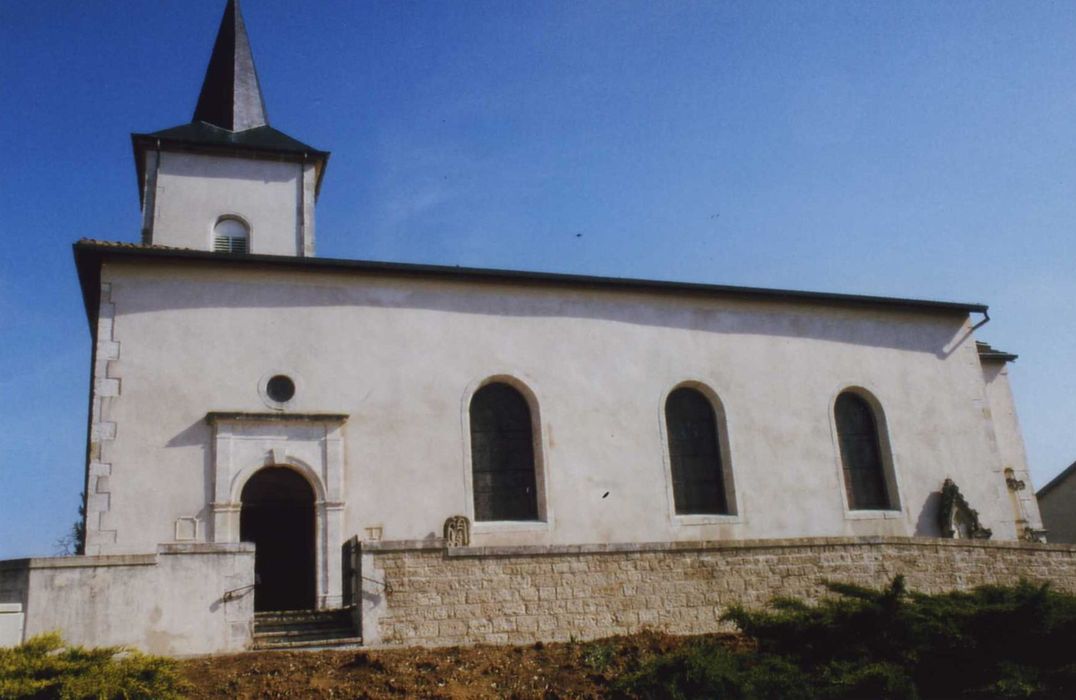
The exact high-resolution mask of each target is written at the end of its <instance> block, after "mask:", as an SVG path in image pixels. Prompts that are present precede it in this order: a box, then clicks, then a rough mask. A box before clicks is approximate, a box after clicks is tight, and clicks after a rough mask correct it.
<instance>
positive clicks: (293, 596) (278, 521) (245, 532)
mask: <svg viewBox="0 0 1076 700" xmlns="http://www.w3.org/2000/svg"><path fill="white" fill-rule="evenodd" d="M241 500H242V502H243V508H242V511H240V516H239V537H240V539H241V540H243V541H244V542H253V543H254V544H255V546H256V547H257V549H256V550H255V553H254V574H255V576H257V580H258V585H257V586H256V587H255V588H254V609H255V610H256V611H261V610H312V609H313V608H314V490H313V489H312V488H310V484H309V483H307V481H306V479H304V478H303V477H302V476H300V475H299V474H298V473H296V472H295V471H293V470H291V469H287V468H284V467H267V468H265V469H262V470H261V471H259V472H257V473H256V474H255V475H254V476H252V477H251V478H250V480H249V481H248V482H247V483H246V486H244V487H243V494H242V496H241Z"/></svg>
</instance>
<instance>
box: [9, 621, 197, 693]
mask: <svg viewBox="0 0 1076 700" xmlns="http://www.w3.org/2000/svg"><path fill="white" fill-rule="evenodd" d="M186 688H187V684H186V683H185V681H183V680H182V678H181V677H180V675H179V672H178V670H177V669H176V665H175V663H174V662H173V661H172V660H171V659H166V658H162V657H159V656H149V655H147V654H142V653H141V652H137V651H131V650H127V649H124V648H122V647H99V648H94V649H86V648H84V647H78V646H67V645H65V644H64V642H63V639H61V638H60V635H59V634H56V633H51V634H42V635H39V636H36V637H32V638H31V639H28V640H27V641H26V642H25V643H23V644H22V645H20V646H17V647H14V648H11V649H0V698H3V699H5V700H6V699H7V698H35V699H41V700H45V699H49V700H51V699H53V698H56V699H57V700H74V699H76V698H77V699H80V700H81V699H82V698H95V699H100V700H111V699H112V698H124V699H125V700H127V699H130V700H134V699H135V698H147V699H148V698H155V699H156V698H160V699H161V700H171V699H173V698H182V697H184V695H183V693H184V691H185V690H186Z"/></svg>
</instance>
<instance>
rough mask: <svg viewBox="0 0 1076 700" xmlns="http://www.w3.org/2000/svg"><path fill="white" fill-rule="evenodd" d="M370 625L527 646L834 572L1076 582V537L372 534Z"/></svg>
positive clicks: (811, 586) (758, 598) (758, 596)
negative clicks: (531, 540)
mask: <svg viewBox="0 0 1076 700" xmlns="http://www.w3.org/2000/svg"><path fill="white" fill-rule="evenodd" d="M361 562H362V572H361V576H362V581H363V583H362V589H363V590H362V598H363V608H362V631H363V638H364V643H366V644H368V645H372V646H379V645H384V646H408V645H425V646H442V645H453V644H475V643H487V644H527V643H532V642H535V641H538V640H544V641H551V640H567V639H571V638H574V639H593V638H597V637H603V636H608V635H613V634H629V633H632V632H636V631H638V630H640V629H643V628H652V629H658V630H664V631H667V632H672V633H676V634H698V633H704V632H714V631H719V630H722V629H727V626H726V625H725V624H724V623H721V622H719V617H720V615H721V613H722V612H723V610H724V609H725V608H726V607H727V606H729V605H730V604H733V603H743V604H746V605H751V606H755V605H761V604H763V603H765V602H766V601H768V600H769V599H770V598H772V597H773V596H775V595H791V596H797V597H803V598H808V599H816V598H817V597H818V596H820V595H822V594H824V593H825V590H824V588H823V587H822V586H821V585H820V584H821V582H822V581H825V580H834V581H842V582H850V583H858V584H864V585H869V586H881V585H883V584H885V583H887V582H888V581H889V580H890V579H892V577H893V576H895V575H897V574H904V575H905V577H906V578H907V581H908V584H909V587H910V588H911V589H912V590H916V591H921V592H938V591H945V590H951V589H965V588H970V587H973V586H977V585H980V584H985V583H1012V582H1015V581H1017V580H1019V579H1020V578H1021V577H1023V578H1027V579H1031V580H1035V581H1051V582H1053V584H1054V586H1055V587H1057V588H1058V589H1062V590H1067V591H1072V592H1076V547H1073V546H1065V545H1036V544H1024V543H1017V542H979V541H967V540H964V541H959V540H938V539H927V538H915V539H907V538H835V539H798V540H756V541H742V542H701V543H683V542H678V543H653V544H642V545H582V546H554V547H460V548H452V549H446V548H444V546H443V542H441V541H439V540H433V541H422V542H378V543H363V545H362V557H361Z"/></svg>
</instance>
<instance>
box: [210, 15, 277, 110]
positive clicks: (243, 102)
mask: <svg viewBox="0 0 1076 700" xmlns="http://www.w3.org/2000/svg"><path fill="white" fill-rule="evenodd" d="M191 121H194V122H205V123H206V124H212V125H214V126H219V127H221V128H222V129H227V130H228V131H245V130H247V129H256V128H257V127H259V126H267V125H268V124H269V117H268V115H266V113H265V100H263V99H262V89H261V85H260V84H259V83H258V71H257V70H255V68H254V55H253V54H252V53H251V51H250V39H249V38H248V37H247V28H246V25H245V24H244V23H243V15H242V14H241V13H240V11H239V2H238V0H228V4H227V6H225V8H224V16H223V17H222V18H221V21H220V29H219V30H218V31H217V40H216V42H215V43H214V44H213V53H212V54H211V55H210V57H209V66H208V67H207V68H206V71H205V80H204V81H203V82H202V92H201V93H200V94H199V95H198V106H197V107H195V108H194V118H193V119H192V120H191Z"/></svg>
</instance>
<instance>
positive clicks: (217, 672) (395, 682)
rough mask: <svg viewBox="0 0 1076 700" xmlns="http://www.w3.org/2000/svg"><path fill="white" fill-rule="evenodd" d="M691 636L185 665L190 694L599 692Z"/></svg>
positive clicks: (271, 655) (262, 656) (237, 658)
mask: <svg viewBox="0 0 1076 700" xmlns="http://www.w3.org/2000/svg"><path fill="white" fill-rule="evenodd" d="M723 638H724V639H726V640H727V641H728V643H730V644H732V645H737V644H740V643H742V641H741V640H739V639H738V638H736V637H734V636H732V635H723ZM692 639H696V638H694V637H673V636H669V635H664V634H658V633H654V632H644V633H641V634H637V635H633V636H630V637H610V638H608V639H602V640H597V641H593V642H574V643H573V642H566V643H558V644H541V643H539V644H535V645H533V646H526V647H491V646H477V647H449V648H445V649H417V648H416V649H392V650H381V651H367V650H352V651H317V652H261V653H247V654H236V655H231V656H215V657H207V658H200V659H190V660H187V661H184V662H183V663H182V667H183V672H184V673H185V674H186V676H187V678H188V680H190V682H191V683H192V684H193V685H194V687H195V691H194V693H193V694H192V697H194V698H603V697H610V696H611V691H610V684H611V682H612V681H613V679H615V678H617V677H618V676H620V675H621V674H623V673H624V672H626V671H631V670H634V669H636V668H638V667H639V665H640V664H641V663H642V662H644V661H645V660H646V659H647V658H649V657H651V656H653V655H654V654H657V653H661V652H664V651H668V650H670V649H674V648H676V647H678V646H681V645H683V644H685V643H687V642H689V641H690V640H692Z"/></svg>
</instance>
